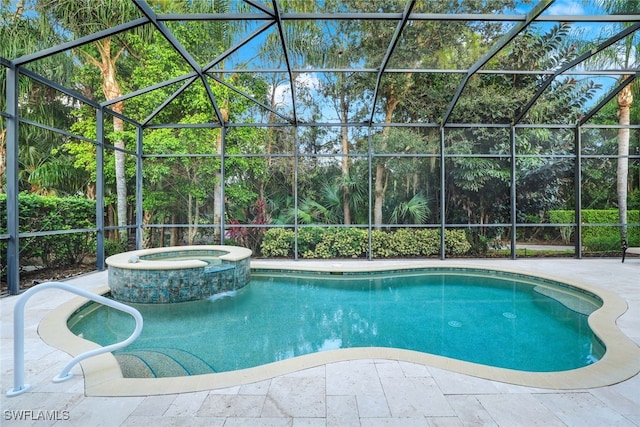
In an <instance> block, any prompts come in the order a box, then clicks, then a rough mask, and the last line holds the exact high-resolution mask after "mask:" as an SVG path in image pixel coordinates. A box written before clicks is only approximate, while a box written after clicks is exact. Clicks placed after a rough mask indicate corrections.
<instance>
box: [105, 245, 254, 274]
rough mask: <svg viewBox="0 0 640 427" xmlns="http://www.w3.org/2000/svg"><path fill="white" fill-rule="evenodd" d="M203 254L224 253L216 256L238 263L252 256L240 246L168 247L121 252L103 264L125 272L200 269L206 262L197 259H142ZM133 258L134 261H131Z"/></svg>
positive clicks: (248, 250)
mask: <svg viewBox="0 0 640 427" xmlns="http://www.w3.org/2000/svg"><path fill="white" fill-rule="evenodd" d="M191 251H193V252H203V251H216V252H225V253H224V254H222V255H218V258H219V259H221V260H224V261H240V260H243V259H246V258H249V257H250V256H251V254H252V252H251V249H247V248H243V247H241V246H232V245H191V246H170V247H165V248H150V249H139V250H136V251H129V252H122V253H119V254H115V255H111V256H110V257H108V258H107V259H106V260H105V264H107V265H108V266H113V267H117V268H122V269H127V270H149V269H152V270H170V269H176V268H202V267H205V266H206V265H207V263H206V262H204V261H200V260H197V259H189V260H156V259H142V258H141V257H143V256H146V255H155V254H160V253H165V252H191ZM132 257H135V261H132Z"/></svg>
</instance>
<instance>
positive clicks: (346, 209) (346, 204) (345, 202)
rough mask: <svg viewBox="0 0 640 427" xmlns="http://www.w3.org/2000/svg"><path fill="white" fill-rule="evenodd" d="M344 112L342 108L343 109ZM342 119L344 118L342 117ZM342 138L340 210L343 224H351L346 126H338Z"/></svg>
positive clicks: (347, 130)
mask: <svg viewBox="0 0 640 427" xmlns="http://www.w3.org/2000/svg"><path fill="white" fill-rule="evenodd" d="M343 112H344V109H343ZM343 121H346V120H344V118H343ZM340 134H341V135H340V136H341V138H342V212H343V216H344V224H345V225H350V224H351V206H350V205H351V195H350V194H349V181H350V180H351V179H350V178H349V129H347V127H346V126H343V127H341V128H340Z"/></svg>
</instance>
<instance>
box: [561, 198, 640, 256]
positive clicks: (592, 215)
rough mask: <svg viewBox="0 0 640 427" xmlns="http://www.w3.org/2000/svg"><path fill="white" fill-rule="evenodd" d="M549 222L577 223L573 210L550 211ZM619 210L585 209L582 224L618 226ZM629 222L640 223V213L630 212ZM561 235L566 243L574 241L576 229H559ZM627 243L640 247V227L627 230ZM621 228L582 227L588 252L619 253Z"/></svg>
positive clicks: (583, 240) (571, 227)
mask: <svg viewBox="0 0 640 427" xmlns="http://www.w3.org/2000/svg"><path fill="white" fill-rule="evenodd" d="M549 220H550V221H551V222H552V223H565V224H566V223H571V222H574V221H575V211H573V210H553V211H549ZM619 221H620V220H619V218H618V210H617V209H606V210H605V209H585V210H583V211H582V224H617V223H618V222H619ZM627 222H628V223H630V224H639V223H640V211H638V210H628V211H627ZM559 228H560V234H561V235H562V236H563V239H564V240H565V242H566V243H568V242H570V241H571V240H572V239H573V235H574V233H575V227H573V226H566V227H559ZM627 241H628V243H629V246H640V226H629V227H628V228H627ZM620 243H621V242H620V228H619V227H615V226H589V225H583V226H582V245H583V246H584V247H585V250H587V251H594V252H599V251H619V250H620Z"/></svg>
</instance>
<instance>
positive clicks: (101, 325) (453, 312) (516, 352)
mask: <svg viewBox="0 0 640 427" xmlns="http://www.w3.org/2000/svg"><path fill="white" fill-rule="evenodd" d="M132 305H133V306H134V307H136V308H137V309H138V310H140V312H141V313H142V316H143V318H144V322H145V323H144V328H143V331H142V335H141V336H140V338H138V339H137V340H136V341H135V342H134V343H133V344H131V345H130V346H128V347H127V348H125V349H123V350H120V351H119V352H116V357H119V360H121V361H122V360H125V359H126V358H127V357H128V358H129V359H132V358H133V359H134V360H137V361H139V362H140V363H142V364H144V365H146V366H149V367H150V369H151V370H152V371H153V372H154V376H175V375H190V374H191V375H193V374H200V373H207V372H224V371H232V370H238V369H244V368H249V367H254V366H259V365H264V364H267V363H270V362H274V361H278V360H283V359H288V358H292V357H296V356H300V355H304V354H309V353H314V352H321V351H325V350H332V349H339V348H351V347H392V348H401V349H408V350H415V351H419V352H424V353H431V354H436V355H441V356H446V357H450V358H454V359H459V360H463V361H469V362H474V363H479V364H484V365H490V366H495V367H502V368H510V369H516V370H522V371H534V372H551V371H564V370H570V369H575V368H579V367H583V366H587V365H589V364H592V363H594V362H596V361H597V360H599V359H600V358H601V357H602V355H603V354H604V348H603V346H602V345H601V344H600V341H599V340H598V339H597V338H596V337H595V336H594V334H593V333H592V331H591V329H590V328H589V325H588V322H587V317H588V315H589V314H590V313H591V312H593V311H595V310H596V309H598V308H599V307H600V305H601V302H600V300H599V299H598V298H596V297H595V296H593V295H590V294H588V293H586V292H583V291H580V290H578V289H574V288H571V287H569V286H555V285H553V284H551V283H549V282H548V281H533V279H527V278H526V277H525V278H523V277H522V276H515V275H510V274H507V273H498V272H493V273H490V274H489V273H486V272H484V273H483V272H479V271H475V272H457V271H448V270H437V271H434V270H424V271H412V272H395V273H392V274H389V273H384V274H382V273H376V274H367V275H359V274H351V275H342V274H341V275H326V274H300V273H291V272H289V273H277V272H275V273H274V272H264V273H261V272H253V273H252V277H251V282H250V284H249V285H248V286H246V287H244V288H243V289H240V290H238V291H237V292H235V291H234V292H227V293H225V294H223V295H222V296H218V297H217V298H210V299H207V300H202V301H195V302H185V303H175V304H159V305H158V304H132ZM68 325H69V327H70V329H71V330H72V331H73V332H74V333H75V334H77V335H81V336H83V337H84V338H85V339H88V340H90V341H95V342H97V343H99V344H101V345H108V344H112V343H114V342H117V341H120V340H123V339H125V338H126V337H127V336H128V335H129V334H130V333H131V332H132V331H133V328H134V322H133V319H132V318H131V317H130V316H128V315H126V314H124V313H121V312H118V311H115V310H112V309H110V308H108V307H105V306H95V305H87V306H85V307H84V308H83V309H81V310H79V311H78V312H77V313H76V314H75V315H74V316H72V317H71V318H70V319H69V321H68ZM160 356H162V357H160ZM160 359H162V360H165V361H166V360H171V361H175V362H176V363H177V364H178V365H179V366H180V367H182V368H184V369H183V370H182V372H178V371H179V370H175V369H173V370H172V369H168V370H164V373H163V370H162V369H160V368H158V367H155V368H154V367H153V366H152V365H153V363H154V360H160ZM158 363H160V364H162V363H164V362H158ZM121 364H122V363H121ZM165 364H166V363H165Z"/></svg>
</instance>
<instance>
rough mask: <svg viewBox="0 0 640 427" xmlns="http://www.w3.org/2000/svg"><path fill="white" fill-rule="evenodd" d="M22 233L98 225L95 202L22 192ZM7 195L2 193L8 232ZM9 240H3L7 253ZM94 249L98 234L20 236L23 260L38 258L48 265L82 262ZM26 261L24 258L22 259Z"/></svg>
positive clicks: (0, 217)
mask: <svg viewBox="0 0 640 427" xmlns="http://www.w3.org/2000/svg"><path fill="white" fill-rule="evenodd" d="M18 203H19V207H18V215H19V221H20V225H19V231H20V233H27V232H38V231H55V230H71V229H82V228H95V223H96V221H95V217H96V203H95V201H94V200H87V199H84V198H78V197H64V198H60V197H51V196H38V195H33V194H20V195H19V198H18ZM6 226H7V195H6V194H0V234H5V233H7V228H6ZM6 250H7V242H6V241H4V240H3V241H0V251H2V254H6ZM94 252H95V233H93V232H87V233H69V234H54V235H50V236H36V237H24V238H21V239H20V258H21V260H32V261H33V262H36V261H38V262H39V263H40V264H41V265H43V266H46V267H52V266H56V267H60V266H66V265H74V264H78V263H80V262H82V260H83V259H84V258H85V257H86V256H87V255H88V254H92V253H94ZM21 262H22V263H23V264H24V261H21Z"/></svg>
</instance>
